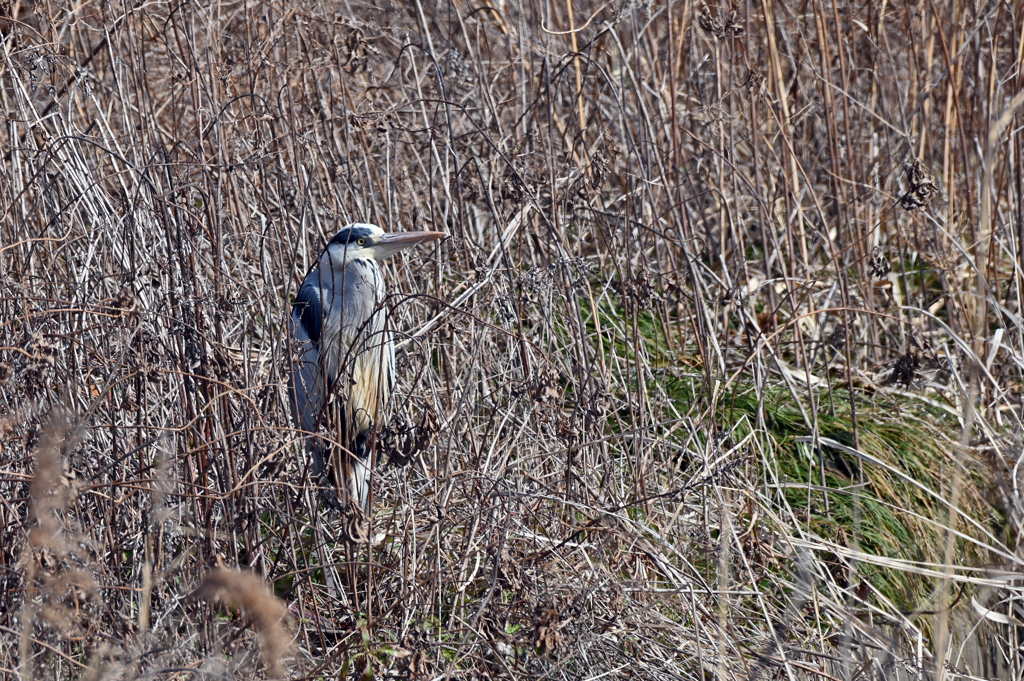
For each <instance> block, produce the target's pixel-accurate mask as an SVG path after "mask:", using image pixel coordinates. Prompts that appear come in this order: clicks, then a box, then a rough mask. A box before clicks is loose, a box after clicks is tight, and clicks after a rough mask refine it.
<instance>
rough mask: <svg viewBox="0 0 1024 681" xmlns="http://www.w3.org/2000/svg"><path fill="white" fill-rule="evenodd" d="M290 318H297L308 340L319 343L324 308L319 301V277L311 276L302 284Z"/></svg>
mask: <svg viewBox="0 0 1024 681" xmlns="http://www.w3.org/2000/svg"><path fill="white" fill-rule="evenodd" d="M292 318H297V320H298V323H299V325H300V326H301V327H302V332H303V333H304V334H305V335H306V338H307V339H308V340H311V341H313V342H314V343H319V342H320V336H321V333H322V331H323V323H324V307H323V303H322V302H321V300H320V277H319V276H316V275H315V274H311V275H310V276H309V277H307V278H306V281H304V282H302V288H300V289H299V294H298V295H297V296H295V305H293V306H292Z"/></svg>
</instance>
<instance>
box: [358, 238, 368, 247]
mask: <svg viewBox="0 0 1024 681" xmlns="http://www.w3.org/2000/svg"><path fill="white" fill-rule="evenodd" d="M356 243H357V244H359V245H360V246H365V245H366V239H360V240H359V241H357V242H356Z"/></svg>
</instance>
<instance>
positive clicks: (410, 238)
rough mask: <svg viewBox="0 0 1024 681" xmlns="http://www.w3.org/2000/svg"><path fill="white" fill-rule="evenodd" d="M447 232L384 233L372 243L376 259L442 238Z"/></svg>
mask: <svg viewBox="0 0 1024 681" xmlns="http://www.w3.org/2000/svg"><path fill="white" fill-rule="evenodd" d="M446 236H448V235H447V234H445V233H444V232H395V233H390V234H385V235H384V236H382V237H381V238H380V239H379V240H378V241H377V243H376V244H374V250H376V251H377V253H376V255H377V259H378V260H383V259H384V258H386V257H388V256H390V255H394V254H395V253H397V252H398V251H401V250H404V249H406V248H409V247H411V246H415V245H416V244H424V243H427V242H428V241H437V240H438V239H443V238H445V237H446Z"/></svg>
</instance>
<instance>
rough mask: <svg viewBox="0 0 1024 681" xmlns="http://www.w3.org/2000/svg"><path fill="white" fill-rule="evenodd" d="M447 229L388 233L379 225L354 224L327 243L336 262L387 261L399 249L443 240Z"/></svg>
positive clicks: (329, 251)
mask: <svg viewBox="0 0 1024 681" xmlns="http://www.w3.org/2000/svg"><path fill="white" fill-rule="evenodd" d="M446 236H448V235H447V234H445V233H444V232H385V231H384V230H383V229H381V228H380V227H378V226H377V225H369V224H360V223H357V224H354V225H348V226H346V227H344V228H343V229H342V230H341V231H340V232H338V233H337V234H335V235H334V238H333V239H331V242H330V243H329V244H327V253H328V255H329V256H330V258H331V260H332V261H333V262H335V263H343V262H351V261H353V260H384V259H385V258H387V257H389V256H392V255H394V254H395V253H397V252H398V251H401V250H404V249H406V248H410V247H412V246H415V245H416V244H422V243H427V242H428V241H435V240H437V239H443V238H444V237H446Z"/></svg>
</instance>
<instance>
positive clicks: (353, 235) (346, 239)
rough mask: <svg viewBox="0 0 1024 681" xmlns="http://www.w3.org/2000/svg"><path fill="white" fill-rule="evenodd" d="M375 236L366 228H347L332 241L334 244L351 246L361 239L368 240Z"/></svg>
mask: <svg viewBox="0 0 1024 681" xmlns="http://www.w3.org/2000/svg"><path fill="white" fill-rule="evenodd" d="M371 236H373V232H372V231H370V230H369V229H368V228H366V227H346V228H345V229H343V230H341V231H340V232H338V233H337V234H335V235H334V238H333V239H331V243H332V244H341V245H344V244H351V243H355V242H356V241H358V240H359V239H366V238H369V237H371Z"/></svg>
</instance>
